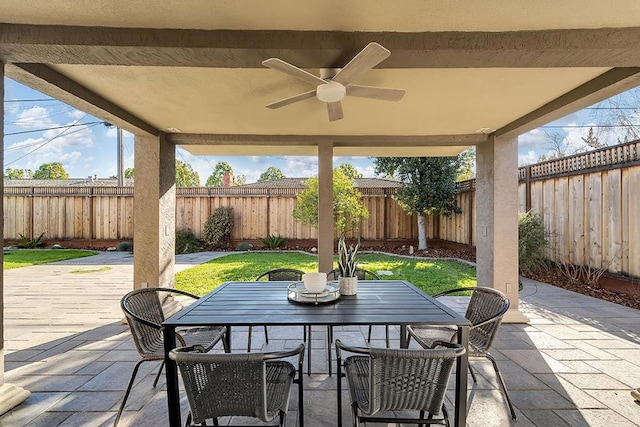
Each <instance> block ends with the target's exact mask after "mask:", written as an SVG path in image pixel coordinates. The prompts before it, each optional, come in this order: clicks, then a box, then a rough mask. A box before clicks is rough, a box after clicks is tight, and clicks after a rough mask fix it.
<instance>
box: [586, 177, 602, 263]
mask: <svg viewBox="0 0 640 427" xmlns="http://www.w3.org/2000/svg"><path fill="white" fill-rule="evenodd" d="M587 182H588V184H587V191H586V192H585V198H586V199H587V200H586V208H587V209H585V216H586V217H587V219H586V222H585V223H586V224H587V227H588V228H587V232H586V233H585V244H586V247H585V260H584V261H583V264H587V265H602V262H603V259H602V216H603V215H602V174H600V173H592V174H589V175H588V176H587Z"/></svg>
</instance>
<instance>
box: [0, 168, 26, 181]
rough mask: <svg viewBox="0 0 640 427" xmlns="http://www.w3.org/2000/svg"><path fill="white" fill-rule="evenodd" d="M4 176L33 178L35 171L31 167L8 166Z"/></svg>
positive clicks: (8, 177)
mask: <svg viewBox="0 0 640 427" xmlns="http://www.w3.org/2000/svg"><path fill="white" fill-rule="evenodd" d="M4 177H5V178H7V179H31V178H33V171H32V170H31V169H13V168H7V169H6V170H5V171H4Z"/></svg>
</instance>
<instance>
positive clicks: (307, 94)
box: [265, 90, 316, 109]
mask: <svg viewBox="0 0 640 427" xmlns="http://www.w3.org/2000/svg"><path fill="white" fill-rule="evenodd" d="M314 96H316V91H315V90H310V91H309V92H303V93H301V94H298V95H294V96H290V97H289V98H285V99H281V100H280V101H276V102H272V103H271V104H267V105H265V107H267V108H271V109H276V108H280V107H284V106H286V105H289V104H293V103H294V102H298V101H302V100H303V99H307V98H313V97H314Z"/></svg>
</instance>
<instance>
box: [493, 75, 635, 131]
mask: <svg viewBox="0 0 640 427" xmlns="http://www.w3.org/2000/svg"><path fill="white" fill-rule="evenodd" d="M638 85H640V68H614V69H612V70H609V71H607V72H606V73H603V74H601V75H600V76H598V77H596V78H594V79H592V80H589V81H588V82H586V83H584V84H582V85H580V86H578V87H577V88H575V89H573V90H571V91H569V92H567V93H565V94H564V95H562V96H560V97H558V98H556V99H554V100H553V101H550V102H548V103H547V104H545V105H543V106H542V107H540V108H538V109H536V110H534V111H532V112H530V113H528V114H526V115H524V116H522V117H520V118H519V119H516V120H514V121H513V122H511V123H509V124H507V125H505V126H503V127H502V128H500V129H497V130H496V131H495V132H494V135H495V136H503V137H516V136H518V135H522V134H523V133H526V132H529V131H530V130H533V129H536V128H538V127H540V126H542V125H545V124H547V123H549V122H552V121H554V120H558V119H560V118H562V117H565V116H567V115H569V114H571V113H574V112H576V111H579V110H581V109H583V108H586V107H589V106H590V105H593V104H595V103H597V102H600V101H604V100H605V99H607V98H610V97H612V96H614V95H618V94H620V93H622V92H624V91H626V90H629V89H632V88H634V87H636V86H638Z"/></svg>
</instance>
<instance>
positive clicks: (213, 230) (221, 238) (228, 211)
mask: <svg viewBox="0 0 640 427" xmlns="http://www.w3.org/2000/svg"><path fill="white" fill-rule="evenodd" d="M232 228H233V208H229V207H225V206H221V207H219V208H217V209H216V210H215V211H213V213H212V214H211V215H209V218H208V219H207V222H206V223H205V225H204V241H205V243H206V244H207V245H208V246H210V247H211V248H226V247H228V246H229V238H230V237H231V229H232Z"/></svg>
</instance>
